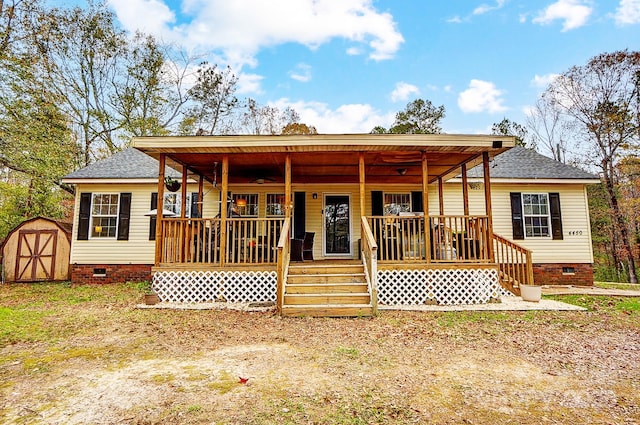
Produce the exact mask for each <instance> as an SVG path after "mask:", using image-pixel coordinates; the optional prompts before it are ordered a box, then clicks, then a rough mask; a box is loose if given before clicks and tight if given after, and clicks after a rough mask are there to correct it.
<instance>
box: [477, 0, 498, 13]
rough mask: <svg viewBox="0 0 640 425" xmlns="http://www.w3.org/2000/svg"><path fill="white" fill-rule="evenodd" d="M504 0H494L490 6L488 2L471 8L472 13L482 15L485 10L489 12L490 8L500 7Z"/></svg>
mask: <svg viewBox="0 0 640 425" xmlns="http://www.w3.org/2000/svg"><path fill="white" fill-rule="evenodd" d="M504 2H505V0H496V4H495V6H491V5H488V4H481V5H480V6H478V7H476V8H475V9H473V14H474V15H484V14H485V13H487V12H491V11H492V10H496V9H500V8H502V6H504Z"/></svg>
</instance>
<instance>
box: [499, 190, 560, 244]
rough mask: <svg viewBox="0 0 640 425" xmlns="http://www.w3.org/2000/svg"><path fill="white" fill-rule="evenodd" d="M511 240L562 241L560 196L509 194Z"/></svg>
mask: <svg viewBox="0 0 640 425" xmlns="http://www.w3.org/2000/svg"><path fill="white" fill-rule="evenodd" d="M509 196H510V198H511V228H512V230H513V239H514V240H516V239H525V238H552V239H553V240H562V239H563V237H564V236H563V232H562V213H561V208H560V194H559V193H558V192H549V193H520V192H511V193H510V194H509Z"/></svg>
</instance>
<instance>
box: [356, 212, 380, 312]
mask: <svg viewBox="0 0 640 425" xmlns="http://www.w3.org/2000/svg"><path fill="white" fill-rule="evenodd" d="M360 225H361V230H360V232H361V235H362V263H363V264H364V273H365V276H366V279H367V284H368V285H369V293H370V294H371V306H372V307H373V315H374V316H377V315H378V264H377V263H378V244H377V243H376V240H375V238H374V237H373V232H372V231H371V227H370V226H369V222H368V221H367V218H366V217H362V220H361V221H360Z"/></svg>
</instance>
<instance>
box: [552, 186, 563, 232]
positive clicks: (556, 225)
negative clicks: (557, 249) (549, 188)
mask: <svg viewBox="0 0 640 425" xmlns="http://www.w3.org/2000/svg"><path fill="white" fill-rule="evenodd" d="M549 211H550V212H551V235H552V236H553V239H557V240H561V239H562V238H563V236H562V215H561V214H560V194H559V193H550V194H549Z"/></svg>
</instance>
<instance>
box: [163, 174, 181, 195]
mask: <svg viewBox="0 0 640 425" xmlns="http://www.w3.org/2000/svg"><path fill="white" fill-rule="evenodd" d="M164 186H165V187H166V188H167V190H168V191H169V192H176V191H177V190H178V189H180V182H179V181H178V180H176V179H174V178H172V177H165V178H164Z"/></svg>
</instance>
